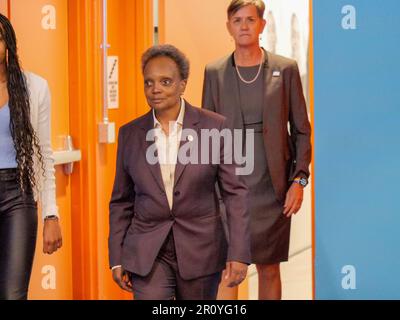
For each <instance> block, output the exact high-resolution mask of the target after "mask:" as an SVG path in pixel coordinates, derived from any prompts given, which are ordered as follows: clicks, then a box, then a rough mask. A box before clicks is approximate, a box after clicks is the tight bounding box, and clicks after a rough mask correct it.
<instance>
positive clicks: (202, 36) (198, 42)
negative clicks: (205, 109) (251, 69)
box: [159, 0, 234, 106]
mask: <svg viewBox="0 0 400 320" xmlns="http://www.w3.org/2000/svg"><path fill="white" fill-rule="evenodd" d="M229 3H230V0H218V1H215V0H190V1H182V0H160V27H159V29H160V43H169V44H173V45H175V46H176V47H178V48H179V49H180V50H182V51H183V52H184V53H185V54H186V55H187V56H188V58H189V60H190V62H191V74H190V78H189V83H188V86H187V89H186V94H185V98H187V99H188V100H189V101H190V102H191V103H192V104H194V105H196V106H200V105H201V93H202V88H203V76H204V67H205V66H206V64H207V63H209V62H211V61H213V60H216V59H217V58H219V57H222V56H224V55H228V54H229V53H231V52H232V51H233V50H234V43H233V42H232V41H231V37H230V35H229V33H228V31H227V30H226V27H225V23H226V20H227V18H226V9H227V7H228V5H229ZM177 17H179V18H177Z"/></svg>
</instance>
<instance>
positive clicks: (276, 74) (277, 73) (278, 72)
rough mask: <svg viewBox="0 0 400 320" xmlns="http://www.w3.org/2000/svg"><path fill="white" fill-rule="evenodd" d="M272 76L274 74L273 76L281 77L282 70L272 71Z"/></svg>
mask: <svg viewBox="0 0 400 320" xmlns="http://www.w3.org/2000/svg"><path fill="white" fill-rule="evenodd" d="M272 76H273V77H280V76H281V72H280V71H274V72H273V73H272Z"/></svg>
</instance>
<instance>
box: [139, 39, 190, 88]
mask: <svg viewBox="0 0 400 320" xmlns="http://www.w3.org/2000/svg"><path fill="white" fill-rule="evenodd" d="M158 57H168V58H170V59H172V60H173V61H174V62H175V63H176V65H177V66H178V69H179V74H180V76H181V78H182V80H187V79H188V78H189V73H190V63H189V60H188V58H187V57H186V56H185V54H184V53H183V52H181V51H180V50H179V49H178V48H176V47H174V46H173V45H170V44H163V45H157V46H153V47H151V48H149V49H147V51H146V52H145V53H143V55H142V72H143V73H144V69H145V68H146V66H147V64H148V63H149V62H150V60H152V59H155V58H158Z"/></svg>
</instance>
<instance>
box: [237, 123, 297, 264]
mask: <svg viewBox="0 0 400 320" xmlns="http://www.w3.org/2000/svg"><path fill="white" fill-rule="evenodd" d="M249 128H250V129H254V132H255V134H254V150H255V151H254V171H253V173H252V174H251V175H248V176H243V179H244V181H245V182H246V184H247V186H248V188H249V202H248V203H249V212H250V231H251V255H252V262H253V263H255V264H268V265H270V264H276V263H280V262H284V261H287V260H288V256H289V239H290V225H291V219H290V218H286V216H284V215H283V204H282V203H280V202H279V201H278V200H277V198H276V196H275V192H274V188H273V186H272V181H271V176H270V173H269V169H268V164H267V159H266V153H265V148H264V138H263V128H262V124H257V125H251V126H246V129H249Z"/></svg>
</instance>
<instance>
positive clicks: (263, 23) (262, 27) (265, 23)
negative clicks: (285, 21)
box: [260, 19, 267, 34]
mask: <svg viewBox="0 0 400 320" xmlns="http://www.w3.org/2000/svg"><path fill="white" fill-rule="evenodd" d="M266 25H267V20H265V19H262V21H261V32H260V34H261V33H263V32H264V29H265V27H266Z"/></svg>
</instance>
